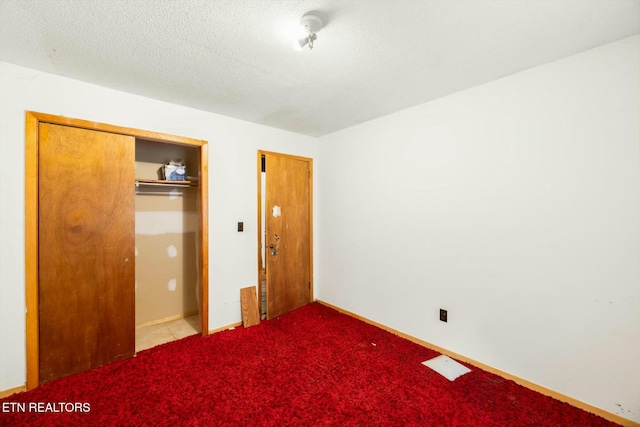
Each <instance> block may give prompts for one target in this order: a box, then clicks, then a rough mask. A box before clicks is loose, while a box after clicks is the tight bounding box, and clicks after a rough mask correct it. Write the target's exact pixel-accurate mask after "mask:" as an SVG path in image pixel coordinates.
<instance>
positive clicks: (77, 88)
mask: <svg viewBox="0 0 640 427" xmlns="http://www.w3.org/2000/svg"><path fill="white" fill-rule="evenodd" d="M27 110H32V111H39V112H44V113H50V114H56V115H63V116H68V117H74V118H81V119H85V120H91V121H96V122H102V123H110V124H114V125H118V126H125V127H133V128H138V129H145V130H151V131H156V132H164V133H169V134H174V135H180V136H186V137H191V138H197V139H204V140H207V141H209V153H210V158H209V185H210V195H209V212H210V216H209V227H210V228H209V230H210V236H209V241H210V260H209V268H210V283H209V307H210V317H209V328H210V329H214V328H217V327H221V326H225V325H229V324H231V323H234V322H238V321H240V319H241V315H240V291H239V289H240V288H242V287H245V286H250V285H255V284H256V281H257V262H258V261H257V255H256V254H257V247H256V244H257V243H256V242H257V228H256V220H257V210H256V202H257V199H256V197H257V188H256V182H257V175H256V174H257V170H256V156H257V150H258V149H265V150H270V151H277V152H283V153H292V154H296V155H300V156H306V157H312V158H314V157H316V146H317V142H316V140H315V139H314V138H310V137H306V136H301V135H297V134H294V133H290V132H284V131H280V130H277V129H272V128H268V127H264V126H258V125H255V124H251V123H248V122H243V121H240V120H235V119H230V118H227V117H223V116H219V115H215V114H210V113H206V112H203V111H198V110H194V109H189V108H185V107H180V106H176V105H171V104H167V103H163V102H159V101H155V100H152V99H148V98H143V97H139V96H134V95H131V94H127V93H123V92H118V91H114V90H110V89H105V88H103V87H99V86H95V85H90V84H86V83H82V82H79V81H74V80H69V79H65V78H61V77H58V76H55V75H51V74H46V73H42V72H39V71H35V70H32V69H28V68H22V67H18V66H15V65H12V64H7V63H2V62H0V158H1V159H2V167H0V177H1V178H0V201H1V203H0V271H1V276H0V391H2V390H6V389H9V388H13V387H18V386H21V385H23V384H24V383H25V381H26V366H25V363H26V362H25V357H26V356H25V314H24V306H25V305H24V304H25V302H24V301H25V287H24V280H25V275H24V269H25V267H24V265H25V260H24V170H23V165H24V123H25V111H27ZM132 185H133V183H132ZM315 216H317V215H315ZM238 221H244V224H245V228H244V230H245V231H244V232H243V233H238V232H237V231H236V228H237V225H236V223H237V222H238ZM316 252H317V251H316Z"/></svg>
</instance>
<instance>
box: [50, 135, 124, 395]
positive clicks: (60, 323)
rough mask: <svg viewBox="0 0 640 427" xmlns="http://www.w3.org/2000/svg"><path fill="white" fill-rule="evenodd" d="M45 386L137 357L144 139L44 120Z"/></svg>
mask: <svg viewBox="0 0 640 427" xmlns="http://www.w3.org/2000/svg"><path fill="white" fill-rule="evenodd" d="M38 150H39V152H38V161H39V164H38V174H39V177H38V203H39V206H38V227H39V228H38V240H39V255H38V259H39V270H38V274H39V280H38V284H39V290H38V293H39V362H40V363H39V371H40V372H39V375H40V383H44V382H47V381H50V380H52V379H56V378H60V377H63V376H66V375H69V374H72V373H75V372H80V371H84V370H87V369H91V368H95V367H97V366H101V365H104V364H106V363H110V362H113V361H116V360H119V359H123V358H127V357H131V356H133V354H134V352H135V306H134V303H135V283H134V281H135V262H134V245H135V229H134V227H135V222H134V221H135V217H134V215H135V204H134V203H135V199H134V198H135V189H134V181H135V176H134V173H135V172H134V165H135V158H134V157H135V151H134V150H135V139H134V138H133V137H130V136H123V135H116V134H110V133H106V132H99V131H92V130H86V129H79V128H74V127H67V126H59V125H52V124H40V126H39V148H38Z"/></svg>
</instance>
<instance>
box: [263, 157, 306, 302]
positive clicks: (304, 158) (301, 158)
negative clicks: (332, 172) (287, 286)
mask: <svg viewBox="0 0 640 427" xmlns="http://www.w3.org/2000/svg"><path fill="white" fill-rule="evenodd" d="M266 154H270V155H275V156H283V157H289V158H291V159H296V160H301V161H304V162H307V164H308V165H309V174H310V176H309V282H310V286H311V289H310V292H309V299H310V300H311V301H314V300H315V298H314V283H313V159H312V158H310V157H302V156H297V155H293V154H284V153H278V152H275V151H265V150H258V159H257V171H258V181H257V188H258V221H257V223H258V226H257V229H258V264H257V266H258V302H259V303H260V301H261V300H262V299H261V295H262V293H261V281H262V279H263V273H262V263H261V258H262V156H264V155H266ZM265 266H266V260H265ZM264 279H265V280H266V275H265V277H264ZM260 304H261V303H260Z"/></svg>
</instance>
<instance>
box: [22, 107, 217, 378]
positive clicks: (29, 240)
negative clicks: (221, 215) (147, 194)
mask: <svg viewBox="0 0 640 427" xmlns="http://www.w3.org/2000/svg"><path fill="white" fill-rule="evenodd" d="M40 123H50V124H54V125H62V126H70V127H76V128H81V129H88V130H94V131H100V132H107V133H115V134H121V135H128V136H133V137H135V138H141V139H145V140H152V141H157V142H161V143H167V144H175V145H185V146H190V147H196V148H199V151H200V153H199V154H200V156H199V157H200V159H199V160H200V163H199V165H198V168H199V173H200V177H199V178H200V179H199V185H198V195H199V197H200V209H199V212H198V213H199V220H198V224H199V227H200V235H199V239H200V241H199V244H200V263H199V265H200V271H199V275H200V307H199V310H200V323H201V330H202V336H207V335H209V222H208V220H207V218H208V217H209V214H208V206H209V202H208V194H209V189H208V174H209V155H208V142H207V141H205V140H199V139H193V138H186V137H182V136H175V135H169V134H165V133H159V132H152V131H146V130H140V129H134V128H126V127H121V126H115V125H110V124H105V123H98V122H91V121H87V120H81V119H74V118H69V117H63V116H56V115H52V114H46V113H39V112H34V111H27V112H26V123H25V305H26V356H27V383H26V388H27V390H31V389H33V388H35V387H37V386H38V385H39V383H40V381H39V379H40V378H39V367H40V366H39V365H40V360H39V342H40V332H39V313H38V306H39V297H38V280H39V278H38V267H39V266H38V252H39V243H38V152H39V149H38V148H39V147H38V144H39V135H38V132H39V127H40ZM132 167H133V165H132ZM133 187H134V183H133V182H132V183H131V188H132V189H133Z"/></svg>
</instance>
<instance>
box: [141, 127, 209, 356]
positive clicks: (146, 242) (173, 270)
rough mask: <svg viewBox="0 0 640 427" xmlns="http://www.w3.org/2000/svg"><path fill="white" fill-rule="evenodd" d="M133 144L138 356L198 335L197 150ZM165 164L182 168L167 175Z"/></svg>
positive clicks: (162, 143)
mask: <svg viewBox="0 0 640 427" xmlns="http://www.w3.org/2000/svg"><path fill="white" fill-rule="evenodd" d="M135 145H136V147H135V171H136V172H135V173H136V197H135V257H136V274H135V324H136V352H138V351H142V350H146V349H147V348H151V347H154V346H156V345H159V344H163V343H165V342H170V341H174V340H177V339H181V338H184V337H187V336H189V335H195V334H199V333H201V332H202V327H201V321H200V312H199V307H200V300H199V299H200V278H199V274H198V272H199V271H200V265H199V264H200V261H199V260H200V258H201V257H200V256H199V247H198V242H199V234H200V232H201V231H200V230H199V216H198V212H199V204H200V200H199V193H198V184H199V176H198V175H199V174H198V165H199V164H200V158H199V156H200V150H199V147H191V146H185V145H177V144H167V143H164V142H157V141H152V140H145V139H141V138H137V139H136V144H135ZM169 163H174V165H175V164H177V165H184V169H182V167H181V166H177V168H178V169H179V170H178V172H180V173H179V174H176V175H174V176H168V175H169V173H168V172H169V169H165V165H168V164H169ZM172 169H175V168H172ZM182 172H184V173H182ZM167 178H170V179H169V180H167ZM176 179H179V180H176Z"/></svg>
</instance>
